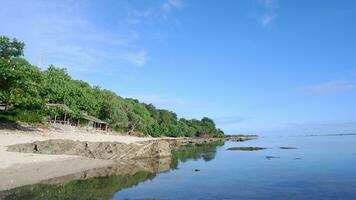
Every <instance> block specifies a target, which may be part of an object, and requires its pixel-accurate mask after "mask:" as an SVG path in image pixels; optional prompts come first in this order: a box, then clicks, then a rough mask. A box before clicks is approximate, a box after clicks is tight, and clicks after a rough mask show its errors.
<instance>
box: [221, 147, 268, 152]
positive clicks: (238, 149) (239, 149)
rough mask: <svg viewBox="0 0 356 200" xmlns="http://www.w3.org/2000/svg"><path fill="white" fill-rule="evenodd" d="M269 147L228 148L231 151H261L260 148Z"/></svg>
mask: <svg viewBox="0 0 356 200" xmlns="http://www.w3.org/2000/svg"><path fill="white" fill-rule="evenodd" d="M264 149H267V148H264V147H231V148H228V149H227V150H230V151H259V150H264Z"/></svg>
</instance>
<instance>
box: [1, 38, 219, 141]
mask: <svg viewBox="0 0 356 200" xmlns="http://www.w3.org/2000/svg"><path fill="white" fill-rule="evenodd" d="M23 48H24V43H22V42H19V41H17V40H16V39H13V40H11V39H9V38H7V37H5V36H2V37H0V55H1V58H0V89H1V90H0V103H2V104H5V105H6V106H7V107H8V108H12V109H9V110H7V111H6V112H3V113H2V116H4V115H7V116H9V117H7V119H11V120H15V121H27V122H38V121H41V119H43V116H45V115H50V116H54V115H58V114H60V113H63V112H64V110H63V109H59V108H48V107H47V106H46V104H48V103H51V104H64V105H66V106H68V108H69V109H70V110H71V111H72V112H71V113H70V115H71V116H72V117H76V118H78V117H80V116H82V115H83V114H84V113H86V114H89V115H92V116H94V117H97V118H99V119H101V120H104V121H106V122H108V123H109V126H110V127H111V128H112V129H113V130H116V131H119V132H126V133H129V134H131V133H135V132H139V133H143V134H146V135H151V136H154V137H159V136H170V137H182V136H187V137H194V136H209V137H221V136H223V134H224V133H223V132H222V131H221V130H219V129H217V128H216V126H215V123H214V122H213V120H212V119H210V118H207V117H204V118H202V119H201V120H196V119H191V120H187V119H184V118H181V119H179V118H178V117H177V114H175V113H174V112H171V111H168V110H164V109H157V108H156V107H155V106H154V105H152V104H144V103H141V102H139V101H138V100H136V99H131V98H127V99H125V98H122V97H120V96H118V95H117V94H115V93H114V92H112V91H109V90H105V89H101V88H99V87H92V86H90V85H89V84H88V83H86V82H84V81H81V80H74V79H73V78H72V77H71V76H70V75H69V74H68V72H67V70H66V69H61V68H57V67H55V66H53V65H50V66H49V67H48V68H47V69H46V70H44V71H42V70H40V69H39V68H37V67H36V66H33V65H31V64H29V63H28V62H27V60H25V59H24V58H23V57H21V56H22V55H23ZM1 119H5V118H4V117H2V118H1Z"/></svg>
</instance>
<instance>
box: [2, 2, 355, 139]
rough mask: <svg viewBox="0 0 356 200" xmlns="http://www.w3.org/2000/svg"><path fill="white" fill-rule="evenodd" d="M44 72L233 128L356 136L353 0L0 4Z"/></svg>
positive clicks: (11, 29) (7, 27)
mask: <svg viewBox="0 0 356 200" xmlns="http://www.w3.org/2000/svg"><path fill="white" fill-rule="evenodd" d="M0 5H1V7H0V35H6V36H8V37H11V38H17V39H19V40H22V41H24V42H25V43H26V47H25V57H26V58H27V59H28V60H29V61H30V62H31V63H32V64H35V65H38V66H39V67H41V68H43V69H46V67H47V66H48V65H49V64H53V65H55V66H58V67H63V68H67V69H68V71H69V73H70V74H71V75H72V77H74V78H75V79H82V80H84V81H87V82H89V83H90V84H91V85H98V86H101V87H102V88H105V89H110V90H113V91H115V92H116V93H117V94H118V95H120V96H124V97H133V98H137V99H139V100H140V101H142V102H146V103H153V104H154V105H155V106H157V107H159V108H165V109H169V110H172V111H174V112H176V113H177V114H178V116H179V117H185V118H201V117H203V116H208V117H210V118H213V119H214V120H215V121H216V124H217V126H218V127H220V128H222V129H223V130H224V131H225V132H226V133H228V134H237V133H257V134H325V133H356V106H355V102H356V56H355V52H356V37H355V35H356V24H355V19H356V1H353V0H342V1H340V0H328V1H324V0H313V1H310V0H298V1H289V0H224V1H220V0H155V1H153V0H100V1H99V0H61V1H59V0H58V1H55V0H52V1H47V0H26V1H23V0H0Z"/></svg>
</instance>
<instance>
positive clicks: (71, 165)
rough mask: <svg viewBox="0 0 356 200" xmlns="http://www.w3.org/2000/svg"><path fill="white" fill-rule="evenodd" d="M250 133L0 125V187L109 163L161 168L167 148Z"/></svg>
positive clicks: (69, 174) (164, 166)
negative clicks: (137, 132) (161, 133)
mask: <svg viewBox="0 0 356 200" xmlns="http://www.w3.org/2000/svg"><path fill="white" fill-rule="evenodd" d="M254 138H255V137H252V136H228V137H224V138H148V137H144V138H142V137H134V136H124V135H114V134H105V133H96V132H90V131H87V130H81V129H74V128H72V127H67V126H63V127H62V126H61V127H43V128H31V129H14V128H6V127H5V128H4V127H3V128H2V129H0V157H1V159H2V165H1V166H0V179H1V180H6V181H1V182H0V191H3V190H9V189H12V188H17V187H20V186H24V185H32V184H36V183H44V182H45V181H47V180H50V179H52V180H53V179H54V178H55V179H56V180H58V178H59V177H63V178H64V179H67V178H68V179H71V178H70V177H72V178H75V177H77V175H75V177H73V174H80V173H81V172H86V173H84V174H86V175H85V176H87V175H88V173H87V172H88V170H92V171H95V169H98V168H105V167H111V166H116V167H115V168H118V169H119V168H120V170H122V169H123V168H124V169H131V168H135V169H136V170H129V171H139V170H143V171H164V170H166V169H168V167H167V166H168V165H169V160H170V159H171V158H172V156H173V155H172V150H175V149H178V148H179V147H182V146H186V145H188V146H192V145H193V146H194V145H197V146H201V145H204V144H210V143H214V142H219V141H220V142H224V141H245V140H250V139H254ZM147 160H149V161H150V160H151V161H154V162H147ZM157 160H158V161H159V162H156V161H157ZM162 161H164V162H162ZM122 163H124V164H122ZM121 166H124V167H123V168H122V167H121ZM148 169H152V170H148ZM93 174H94V175H95V173H93ZM94 175H93V176H94ZM65 177H66V178H65Z"/></svg>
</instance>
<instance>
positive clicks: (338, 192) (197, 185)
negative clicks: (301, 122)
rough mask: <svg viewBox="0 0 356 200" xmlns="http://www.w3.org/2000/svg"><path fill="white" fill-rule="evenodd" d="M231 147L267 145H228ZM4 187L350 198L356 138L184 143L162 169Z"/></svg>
mask: <svg viewBox="0 0 356 200" xmlns="http://www.w3.org/2000/svg"><path fill="white" fill-rule="evenodd" d="M236 146H259V147H267V148H269V149H266V150H261V151H228V150H226V149H227V148H229V147H236ZM281 146H287V147H297V149H280V148H279V147H281ZM266 156H273V157H279V158H272V159H266ZM196 169H197V170H198V171H196ZM10 193H11V194H12V195H10V196H8V199H21V198H23V199H50V198H58V199H62V198H63V199H115V200H116V199H117V200H119V199H135V200H137V199H277V200H278V199H281V200H282V199H283V200H285V199H333V200H334V199H342V200H347V199H356V136H309V137H270V138H267V137H266V138H259V139H257V140H252V141H247V142H243V143H235V142H226V143H225V144H216V145H209V146H201V147H186V148H183V149H182V150H180V151H177V152H175V153H174V156H173V159H172V160H171V163H170V165H169V169H168V170H166V171H165V172H161V173H151V172H144V171H142V172H137V173H134V174H131V175H128V176H106V177H100V178H90V179H87V180H75V181H71V182H70V183H66V184H63V185H60V186H53V185H51V186H48V185H36V186H28V187H22V188H20V189H15V190H12V191H11V192H10Z"/></svg>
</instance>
